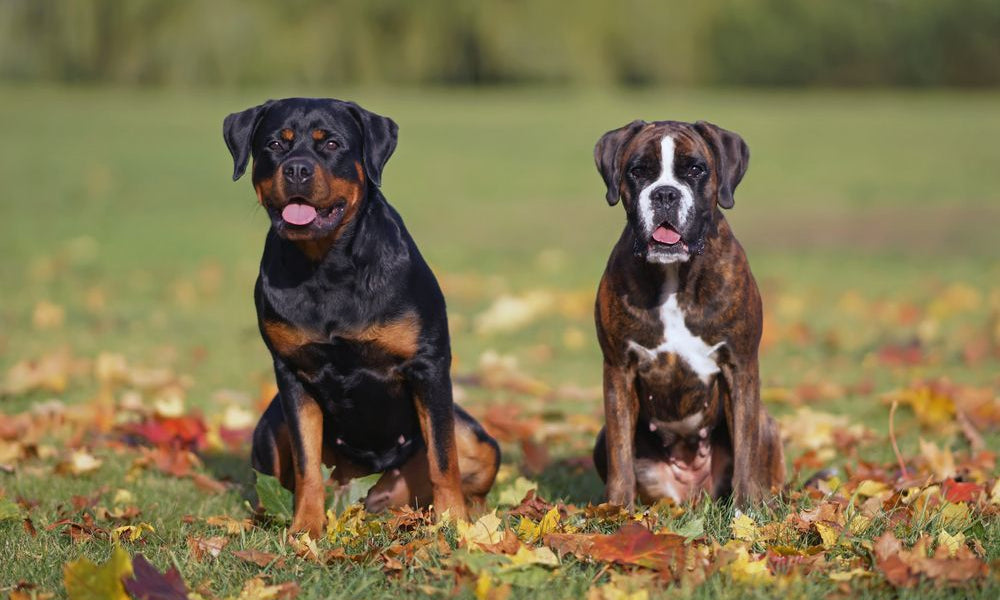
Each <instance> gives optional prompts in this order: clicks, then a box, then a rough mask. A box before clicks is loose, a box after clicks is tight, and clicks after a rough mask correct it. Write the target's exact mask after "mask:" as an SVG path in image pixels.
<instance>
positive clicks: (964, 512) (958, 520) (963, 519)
mask: <svg viewBox="0 0 1000 600" xmlns="http://www.w3.org/2000/svg"><path fill="white" fill-rule="evenodd" d="M968 520H969V505H967V504H965V503H964V502H959V503H955V502H945V503H944V504H942V505H941V525H942V526H945V527H948V526H952V527H962V526H964V525H965V524H966V523H967V522H968Z"/></svg>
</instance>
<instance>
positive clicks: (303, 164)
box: [281, 160, 313, 183]
mask: <svg viewBox="0 0 1000 600" xmlns="http://www.w3.org/2000/svg"><path fill="white" fill-rule="evenodd" d="M281 171H282V173H283V174H284V175H285V179H286V180H287V181H288V183H306V182H308V181H309V180H310V179H312V176H313V166H312V163H310V162H309V161H307V160H290V161H288V162H286V163H285V166H284V168H282V170H281Z"/></svg>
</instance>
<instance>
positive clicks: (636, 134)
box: [594, 121, 750, 263]
mask: <svg viewBox="0 0 1000 600" xmlns="http://www.w3.org/2000/svg"><path fill="white" fill-rule="evenodd" d="M749 159H750V151H749V149H748V148H747V145H746V143H745V142H744V141H743V138H741V137H740V136H739V135H737V134H735V133H733V132H731V131H726V130H725V129H722V128H720V127H717V126H715V125H712V124H711V123H707V122H705V121H699V122H697V123H693V124H692V123H680V122H677V121H657V122H653V123H647V122H645V121H633V122H632V123H629V124H628V125H626V126H624V127H621V128H619V129H615V130H613V131H609V132H607V133H606V134H604V136H602V137H601V139H600V140H599V141H598V142H597V146H596V147H595V148H594V160H595V161H596V162H597V170H598V171H600V173H601V176H602V177H603V178H604V183H605V184H606V185H607V187H608V191H607V200H608V204H611V205H614V204H617V203H618V200H619V198H621V199H623V201H624V205H625V213H626V215H627V217H628V223H629V225H630V226H631V227H632V230H633V232H634V233H635V238H636V248H635V251H636V253H637V254H638V255H641V256H642V257H644V258H645V260H647V261H648V262H653V263H673V262H683V261H686V260H688V259H689V258H691V256H692V255H694V254H700V253H701V252H702V251H703V249H704V245H705V239H706V237H707V236H709V235H711V234H712V232H714V231H715V215H716V209H715V207H716V206H720V207H722V208H732V207H733V191H734V190H735V189H736V186H737V184H739V182H740V180H741V179H743V174H744V173H746V170H747V163H748V161H749Z"/></svg>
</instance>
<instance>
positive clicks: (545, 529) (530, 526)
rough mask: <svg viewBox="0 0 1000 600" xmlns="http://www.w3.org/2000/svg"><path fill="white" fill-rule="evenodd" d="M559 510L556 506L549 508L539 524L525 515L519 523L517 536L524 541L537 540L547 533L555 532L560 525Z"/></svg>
mask: <svg viewBox="0 0 1000 600" xmlns="http://www.w3.org/2000/svg"><path fill="white" fill-rule="evenodd" d="M559 519H560V516H559V510H558V509H557V508H556V507H554V506H553V507H552V508H550V509H549V512H547V513H545V516H543V517H542V520H541V521H539V522H538V523H537V524H536V523H535V522H534V521H532V520H531V519H529V518H527V517H524V518H522V519H521V522H520V523H518V524H517V537H518V538H520V539H521V541H523V542H529V543H531V542H537V541H539V540H541V539H542V538H543V537H545V535H546V534H549V533H552V532H554V531H555V530H556V529H557V528H558V527H559Z"/></svg>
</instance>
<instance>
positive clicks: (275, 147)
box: [267, 140, 284, 150]
mask: <svg viewBox="0 0 1000 600" xmlns="http://www.w3.org/2000/svg"><path fill="white" fill-rule="evenodd" d="M267 147H268V148H270V149H271V150H281V149H282V148H283V147H284V146H282V145H281V142H279V141H278V140H271V141H270V142H268V143H267Z"/></svg>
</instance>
